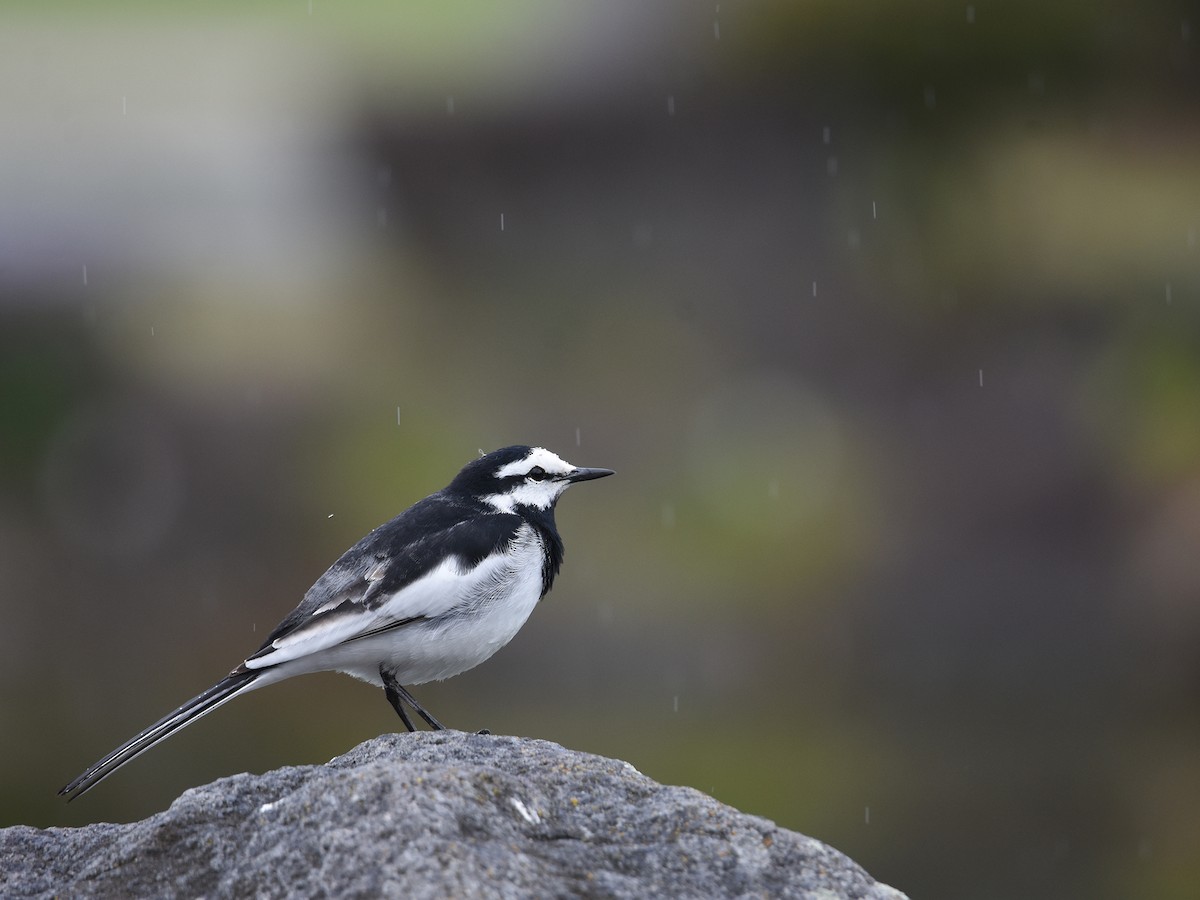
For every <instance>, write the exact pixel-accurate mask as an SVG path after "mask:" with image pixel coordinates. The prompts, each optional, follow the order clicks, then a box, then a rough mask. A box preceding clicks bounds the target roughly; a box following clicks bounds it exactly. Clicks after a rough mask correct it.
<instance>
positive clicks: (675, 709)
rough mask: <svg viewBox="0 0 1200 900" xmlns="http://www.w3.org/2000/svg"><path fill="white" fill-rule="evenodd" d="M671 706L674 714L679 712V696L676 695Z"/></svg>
mask: <svg viewBox="0 0 1200 900" xmlns="http://www.w3.org/2000/svg"><path fill="white" fill-rule="evenodd" d="M671 706H672V708H673V709H674V711H675V712H679V695H678V694H676V695H675V700H674V702H673V703H672V704H671Z"/></svg>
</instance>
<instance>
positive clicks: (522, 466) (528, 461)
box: [496, 447, 575, 478]
mask: <svg viewBox="0 0 1200 900" xmlns="http://www.w3.org/2000/svg"><path fill="white" fill-rule="evenodd" d="M534 466H541V467H542V468H543V469H545V470H546V471H547V472H550V473H551V474H554V475H565V474H567V473H568V472H570V471H571V470H572V469H574V468H575V467H574V466H573V465H571V464H570V463H569V462H566V461H565V460H563V459H561V458H560V457H559V456H557V455H556V454H554V453H551V452H550V451H549V450H547V449H546V448H545V447H534V448H533V450H532V451H531V452H530V454H529V455H528V456H525V457H522V458H521V459H518V460H515V461H513V462H510V463H508V465H504V466H501V467H500V468H499V469H497V470H496V477H497V478H509V477H511V476H513V475H521V474H523V473H525V472H528V471H529V470H530V469H532V468H533V467H534Z"/></svg>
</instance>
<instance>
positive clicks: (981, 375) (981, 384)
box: [979, 369, 983, 387]
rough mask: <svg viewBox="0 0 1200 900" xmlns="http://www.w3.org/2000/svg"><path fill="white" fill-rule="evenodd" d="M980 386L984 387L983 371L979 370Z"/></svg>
mask: <svg viewBox="0 0 1200 900" xmlns="http://www.w3.org/2000/svg"><path fill="white" fill-rule="evenodd" d="M979 386H980V387H983V369H980V370H979Z"/></svg>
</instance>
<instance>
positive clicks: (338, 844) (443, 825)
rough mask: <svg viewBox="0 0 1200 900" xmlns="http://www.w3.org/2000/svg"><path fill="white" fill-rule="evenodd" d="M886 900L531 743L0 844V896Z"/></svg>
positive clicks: (388, 755)
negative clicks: (846, 899)
mask: <svg viewBox="0 0 1200 900" xmlns="http://www.w3.org/2000/svg"><path fill="white" fill-rule="evenodd" d="M51 895H60V896H70V897H169V896H187V897H289V898H290V897H339V898H341V897H405V898H409V897H412V898H422V897H514V898H518V897H519V898H524V897H545V896H553V897H565V896H588V897H638V898H641V897H651V896H686V897H743V896H761V897H772V898H774V897H795V898H801V897H803V898H822V900H833V898H841V897H853V898H873V900H884V898H887V900H902V898H903V896H904V895H903V894H901V893H899V892H898V891H895V890H893V889H892V888H889V887H887V886H885V885H881V884H878V883H877V882H875V881H874V880H873V879H872V878H871V877H870V876H869V875H868V874H867V873H866V872H864V871H863V870H862V869H861V868H860V867H859V866H857V865H856V864H855V863H854V862H852V861H851V860H850V859H849V858H847V857H846V856H844V855H842V854H841V853H838V852H837V851H836V850H834V849H832V848H830V847H828V846H826V845H825V844H822V843H820V842H819V841H816V840H813V839H812V838H808V837H805V836H803V835H801V834H797V833H796V832H793V831H788V830H786V829H783V828H779V827H777V826H776V825H775V824H774V823H772V822H770V821H768V820H766V819H762V818H758V817H756V816H749V815H746V814H744V813H740V812H738V811H737V810H735V809H732V808H731V807H728V806H725V805H724V804H721V803H718V802H717V801H716V800H714V799H712V798H711V797H709V796H707V795H705V794H702V793H700V792H699V791H695V790H692V789H691V788H682V787H665V786H663V785H660V784H658V783H657V782H654V781H652V780H651V779H649V778H647V777H645V776H644V775H642V774H640V773H639V772H637V771H636V770H635V769H634V768H633V767H632V766H630V765H629V764H627V763H623V762H620V761H617V760H611V759H605V758H604V757H599V756H592V755H589V754H586V753H578V752H575V751H571V750H566V749H564V748H562V747H560V746H558V745H557V744H552V743H549V742H547V741H538V740H526V739H522V738H511V737H498V736H491V735H473V734H464V733H462V732H453V731H448V732H419V733H417V734H412V735H408V734H399V735H397V734H393V735H385V736H383V737H380V738H376V739H375V740H372V741H368V742H366V743H365V744H362V745H360V746H359V747H357V748H355V749H354V750H352V751H351V752H349V753H347V754H345V755H344V756H340V757H338V758H336V759H334V760H333V761H332V762H330V763H329V764H328V765H324V766H303V767H296V768H284V769H279V770H277V771H274V772H268V773H267V774H265V775H235V776H233V777H231V778H223V779H220V780H219V781H215V782H213V783H212V784H209V785H206V786H204V787H199V788H194V789H192V790H189V791H186V792H185V793H184V794H183V795H182V796H180V797H179V798H178V799H177V800H176V801H175V802H174V803H173V804H171V807H170V808H169V809H167V810H166V811H165V812H161V813H158V814H157V815H154V816H151V817H150V818H148V819H145V820H143V821H141V822H133V823H130V824H128V825H108V824H101V825H89V826H87V827H84V828H49V829H45V830H43V829H36V828H28V827H24V826H17V827H14V828H5V829H2V830H0V896H2V897H6V898H8V897H26V896H34V897H37V896H51Z"/></svg>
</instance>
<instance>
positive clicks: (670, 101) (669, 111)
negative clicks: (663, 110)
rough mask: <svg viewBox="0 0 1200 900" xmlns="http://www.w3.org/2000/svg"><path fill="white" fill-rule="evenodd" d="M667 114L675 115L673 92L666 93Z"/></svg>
mask: <svg viewBox="0 0 1200 900" xmlns="http://www.w3.org/2000/svg"><path fill="white" fill-rule="evenodd" d="M667 115H668V116H673V115H675V95H674V94H668V95H667Z"/></svg>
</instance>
